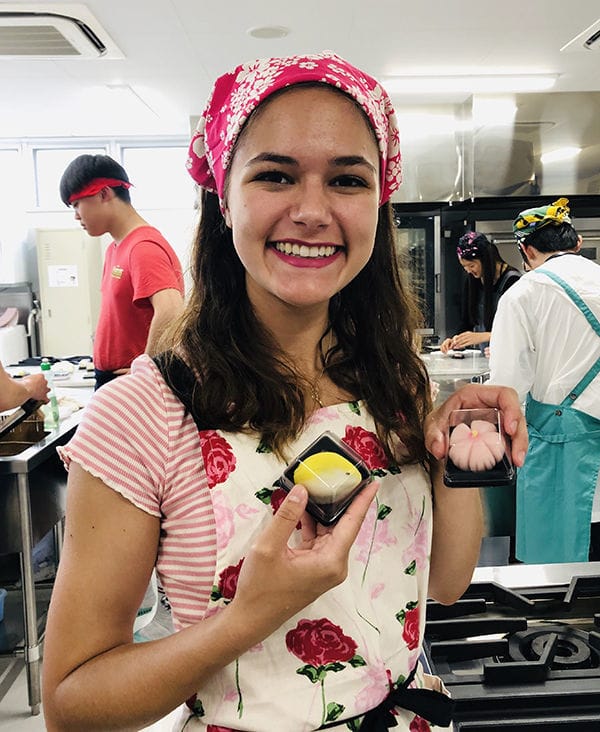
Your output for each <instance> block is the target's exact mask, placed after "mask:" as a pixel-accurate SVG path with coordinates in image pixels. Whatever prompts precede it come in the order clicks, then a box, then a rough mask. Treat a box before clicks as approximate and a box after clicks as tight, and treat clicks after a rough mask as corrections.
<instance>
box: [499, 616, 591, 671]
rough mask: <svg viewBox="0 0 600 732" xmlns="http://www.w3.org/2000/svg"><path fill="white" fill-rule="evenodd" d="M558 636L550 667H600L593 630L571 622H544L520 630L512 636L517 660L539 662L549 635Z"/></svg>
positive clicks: (510, 648)
mask: <svg viewBox="0 0 600 732" xmlns="http://www.w3.org/2000/svg"><path fill="white" fill-rule="evenodd" d="M553 633H556V635H557V636H558V639H557V642H556V646H555V649H554V653H553V655H552V657H551V662H550V668H551V669H553V670H557V671H558V670H566V669H579V668H598V667H599V666H600V656H599V655H598V653H597V652H596V651H595V650H594V649H593V647H592V645H591V643H590V637H589V633H587V632H586V631H584V630H579V629H578V628H572V627H571V626H569V625H544V626H537V627H535V628H529V629H527V630H522V631H517V632H516V633H513V634H512V635H510V636H509V638H508V652H509V655H510V657H511V659H512V660H513V661H539V660H540V658H541V656H542V654H543V653H544V648H545V646H546V643H547V642H548V640H549V637H550V636H551V635H552V634H553Z"/></svg>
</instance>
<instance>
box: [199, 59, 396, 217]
mask: <svg viewBox="0 0 600 732" xmlns="http://www.w3.org/2000/svg"><path fill="white" fill-rule="evenodd" d="M303 82H320V83H323V84H329V85H330V86H332V87H334V88H336V89H340V90H341V91H343V92H345V93H346V94H348V95H349V96H350V97H352V98H353V99H354V100H355V101H356V102H357V103H358V104H359V105H360V106H361V108H362V109H363V110H364V112H365V114H366V115H367V117H368V119H369V121H370V122H371V125H372V127H373V130H374V132H375V136H376V138H377V143H378V147H379V160H380V167H381V170H380V180H381V195H380V199H379V203H380V205H381V204H383V203H385V202H386V201H388V200H389V199H390V196H391V195H392V193H393V192H394V191H395V190H396V189H397V188H398V187H399V186H400V183H401V181H402V174H401V165H400V137H399V133H398V126H397V123H396V115H395V113H394V108H393V106H392V103H391V101H390V98H389V97H388V95H387V93H386V91H385V90H384V89H383V87H382V86H381V85H380V84H379V82H377V81H376V80H375V79H373V78H372V77H371V76H368V75H367V74H365V73H364V72H363V71H360V69H357V68H356V67H355V66H352V65H351V64H349V63H348V62H347V61H344V59H342V58H340V57H339V56H337V55H336V54H334V53H332V52H330V51H324V52H323V53H318V54H314V55H307V56H287V57H283V58H267V59H257V60H256V61H252V62H250V63H247V64H243V65H241V66H237V67H236V68H235V69H234V70H233V71H231V72H229V73H227V74H224V75H223V76H220V77H219V78H218V79H217V81H216V82H215V85H214V88H213V90H212V94H211V96H210V98H209V100H208V103H207V105H206V108H205V110H204V112H203V113H202V116H201V117H200V120H199V122H198V126H197V128H196V132H195V133H194V135H193V137H192V142H191V144H190V148H189V157H188V160H187V168H188V170H189V172H190V175H191V176H192V178H193V179H194V180H195V181H196V183H198V185H200V186H201V187H202V188H205V189H206V190H208V191H212V192H213V193H217V194H218V196H219V200H220V201H221V205H222V204H223V191H224V186H225V177H226V172H227V168H228V167H229V164H230V163H231V155H232V150H233V147H234V145H235V141H236V140H237V137H238V135H239V133H240V131H241V129H242V127H243V126H244V123H245V122H246V120H247V119H248V117H249V116H250V114H251V112H252V111H253V110H254V109H256V107H258V105H259V104H260V103H261V102H262V101H264V100H265V99H266V98H267V97H268V96H270V95H271V94H273V92H276V91H277V90H278V89H282V88H284V87H288V86H292V85H294V84H301V83H303Z"/></svg>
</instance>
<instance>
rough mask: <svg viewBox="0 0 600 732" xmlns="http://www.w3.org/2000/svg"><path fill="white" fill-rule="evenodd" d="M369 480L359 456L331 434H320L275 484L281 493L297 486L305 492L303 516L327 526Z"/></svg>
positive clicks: (338, 515)
mask: <svg viewBox="0 0 600 732" xmlns="http://www.w3.org/2000/svg"><path fill="white" fill-rule="evenodd" d="M371 480H372V475H371V471H370V470H369V468H368V467H367V465H366V464H365V463H364V461H363V460H362V458H361V457H360V455H359V454H358V453H357V452H355V451H354V450H353V449H352V448H351V447H349V446H348V445H346V444H345V443H344V442H342V441H341V440H340V439H339V438H338V437H337V436H336V435H335V434H333V432H324V433H323V434H322V435H320V436H319V437H318V438H317V439H316V440H315V441H314V442H313V443H311V444H310V445H309V446H308V447H307V448H306V450H303V451H302V452H301V453H300V454H299V455H298V456H297V457H296V458H295V459H294V460H292V462H291V463H290V464H289V465H288V466H287V468H286V469H285V470H284V471H283V473H282V475H281V477H280V478H279V479H278V480H277V481H276V483H275V484H276V485H279V486H280V487H281V488H283V489H284V490H285V491H290V490H291V489H292V488H293V487H294V485H296V484H297V483H301V484H302V485H304V486H305V488H306V490H307V491H308V495H309V499H308V504H307V506H306V510H307V512H308V513H309V514H310V515H311V516H312V517H313V518H314V519H315V520H316V521H318V522H319V523H320V524H323V525H324V526H330V525H331V524H333V523H335V522H336V521H337V520H338V519H339V518H340V516H341V515H342V514H343V513H344V511H345V510H346V509H347V508H348V506H349V505H350V503H352V499H353V498H354V497H355V496H356V494H357V493H358V492H359V491H361V490H362V489H363V488H364V487H365V486H366V485H367V484H368V483H370V482H371Z"/></svg>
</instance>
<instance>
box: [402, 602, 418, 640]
mask: <svg viewBox="0 0 600 732" xmlns="http://www.w3.org/2000/svg"><path fill="white" fill-rule="evenodd" d="M402 638H403V639H404V640H405V641H406V645H407V647H408V650H409V651H412V650H414V649H415V648H417V646H418V645H419V608H418V607H414V608H412V609H411V610H407V611H406V613H405V615H404V630H403V631H402Z"/></svg>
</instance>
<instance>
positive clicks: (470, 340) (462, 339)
mask: <svg viewBox="0 0 600 732" xmlns="http://www.w3.org/2000/svg"><path fill="white" fill-rule="evenodd" d="M490 336H491V333H490V332H489V331H481V332H480V331H474V330H466V331H464V332H463V333H459V334H458V335H455V336H454V338H453V339H452V345H451V348H468V347H469V346H476V345H478V344H479V343H487V342H488V341H489V340H490Z"/></svg>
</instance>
